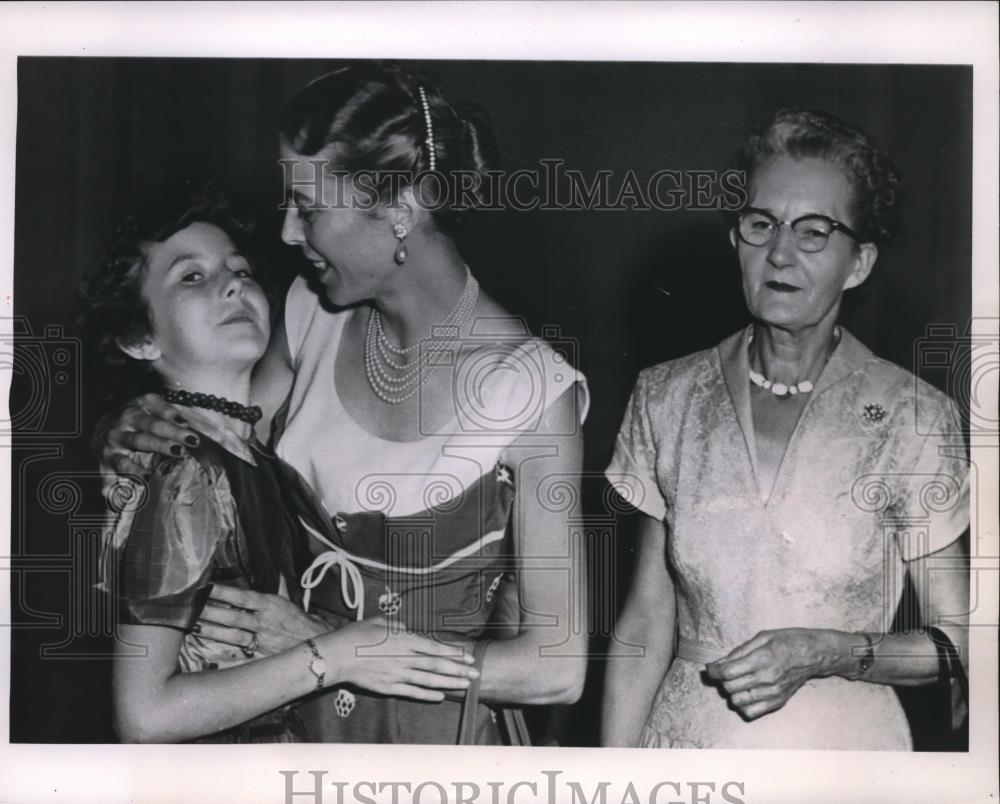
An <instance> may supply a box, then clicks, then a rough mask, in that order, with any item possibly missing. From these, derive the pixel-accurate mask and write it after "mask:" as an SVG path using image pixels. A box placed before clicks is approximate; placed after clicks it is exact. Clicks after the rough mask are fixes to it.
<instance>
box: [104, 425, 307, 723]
mask: <svg viewBox="0 0 1000 804" xmlns="http://www.w3.org/2000/svg"><path fill="white" fill-rule="evenodd" d="M185 416H186V418H188V420H189V421H190V422H191V423H192V425H193V426H194V428H195V429H196V430H199V432H201V433H202V438H201V445H200V446H198V447H196V448H192V449H189V450H188V452H187V454H185V455H184V456H182V457H177V458H168V457H164V456H153V455H139V456H138V458H139V459H140V460H145V461H146V462H147V464H148V469H149V481H148V484H147V488H146V491H145V493H143V492H142V490H141V489H140V488H139V487H137V486H135V485H134V484H133V482H132V481H131V480H128V479H125V480H121V481H119V483H120V485H119V486H118V487H116V489H114V490H113V493H112V494H111V495H109V501H110V502H111V508H112V509H113V510H114V511H115V512H116V513H115V517H114V524H113V527H112V528H110V529H109V531H108V533H107V538H106V542H105V549H104V555H103V557H102V581H101V587H102V588H103V589H104V590H105V592H107V593H109V594H111V595H113V597H114V598H115V601H116V608H117V611H118V621H119V622H121V623H128V624H133V625H160V626H167V627H170V628H176V629H179V630H181V631H183V632H184V639H183V641H182V643H181V649H180V654H179V656H178V667H179V670H180V671H181V672H184V673H194V672H208V671H213V670H220V669H224V668H227V667H232V666H235V665H238V664H242V663H244V662H247V661H250V659H248V657H247V656H246V655H245V654H244V653H243V652H242V651H241V650H240V649H239V648H236V647H234V646H232V645H227V644H224V643H221V642H215V641H213V640H210V639H206V638H205V637H203V636H201V635H200V634H196V633H194V632H193V631H192V630H191V629H192V626H193V625H194V623H195V622H196V621H197V619H198V618H199V616H200V615H201V611H202V609H203V608H204V606H205V602H206V600H207V599H208V596H209V593H210V591H211V587H212V584H213V583H215V582H219V583H225V584H228V585H231V586H236V587H239V588H242V589H252V590H254V591H257V592H267V593H271V594H282V595H284V596H286V597H290V598H291V599H292V600H294V601H296V602H300V601H301V600H302V593H301V590H300V589H299V587H298V579H299V576H300V575H301V572H302V569H303V567H304V566H305V565H306V564H307V563H308V560H309V558H308V553H307V544H306V538H307V537H306V530H305V527H306V526H305V525H304V524H303V523H308V526H309V527H312V528H314V529H321V528H324V527H325V515H324V513H323V511H322V509H321V508H320V507H319V505H318V504H317V503H316V502H314V501H313V499H312V497H311V495H310V493H309V491H308V490H307V489H306V488H305V486H304V485H303V484H302V482H301V480H300V479H299V478H298V476H297V475H296V473H295V471H294V470H293V469H292V468H291V467H290V466H288V465H287V464H285V463H284V462H283V461H281V460H279V459H278V458H277V456H275V455H274V453H273V452H271V451H270V450H269V449H267V448H266V447H264V446H263V445H261V444H260V443H259V442H257V441H256V440H254V439H251V440H249V441H244V440H243V439H241V438H240V437H238V436H237V435H235V434H234V433H233V432H232V431H231V430H228V429H225V428H221V427H220V426H219V425H218V424H214V423H211V424H208V426H202V427H201V428H199V421H201V420H202V417H201V416H200V414H199V413H198V412H197V410H195V409H187V410H185ZM204 431H208V432H211V433H213V435H214V437H216V438H218V439H219V441H218V442H216V441H213V440H211V439H210V438H209V437H208V436H206V435H205V432H204ZM116 501H117V503H118V504H116ZM303 739H304V737H303V734H302V731H301V725H300V723H299V721H298V718H297V716H296V713H295V707H294V706H286V707H281V708H280V709H278V710H275V711H274V712H271V713H267V714H264V715H261V716H259V717H257V718H254V719H253V720H251V721H249V722H247V723H245V724H243V725H241V726H237V727H235V728H233V729H228V730H226V731H223V732H219V733H217V734H214V735H211V736H208V737H204V738H201V739H199V740H196V741H194V742H299V741H302V740H303Z"/></svg>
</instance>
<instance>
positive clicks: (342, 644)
mask: <svg viewBox="0 0 1000 804" xmlns="http://www.w3.org/2000/svg"><path fill="white" fill-rule="evenodd" d="M198 631H199V633H200V634H201V635H202V636H204V637H206V638H208V639H214V640H217V641H219V642H225V643H227V644H230V645H236V646H239V647H241V648H249V647H250V646H253V647H255V648H256V652H257V653H258V654H259V655H261V656H269V655H273V654H276V653H281V652H282V651H285V650H288V649H290V648H293V647H295V646H296V645H299V644H301V643H302V642H303V641H305V640H306V639H309V638H313V639H315V640H316V642H317V644H318V645H319V647H320V651H321V653H322V654H323V656H324V658H325V659H326V660H327V664H328V666H329V667H330V669H331V675H330V678H329V680H328V683H329V684H342V683H350V684H354V685H356V686H358V687H363V688H364V689H367V690H371V691H372V692H377V693H380V694H382V695H394V696H401V697H406V698H412V699H415V700H418V701H442V700H444V698H445V692H446V691H460V690H464V689H466V688H467V687H468V686H469V681H470V679H473V678H475V677H476V676H478V675H479V673H478V671H477V670H476V669H475V668H474V667H473V666H472V665H473V662H474V660H473V658H472V655H471V653H469V652H468V651H466V650H465V649H464V648H463V647H462V646H460V645H449V644H447V643H444V642H438V641H436V640H433V639H430V638H429V637H426V636H422V635H420V634H412V633H408V632H406V631H400V630H398V629H397V628H395V627H392V624H390V623H389V622H388V621H387V620H386V619H385V618H383V617H372V618H370V619H366V620H362V621H361V622H355V623H349V624H348V625H345V626H342V627H341V628H339V629H337V630H336V631H331V629H330V626H329V625H328V624H327V623H325V622H324V621H323V620H321V619H320V618H318V617H315V616H313V615H310V614H307V613H306V612H304V611H303V610H302V609H300V608H299V607H298V606H296V605H295V604H294V603H292V602H291V601H290V600H287V599H286V598H283V597H281V596H279V595H268V594H264V593H261V592H254V591H252V590H249V589H237V588H236V587H232V586H224V585H222V584H216V585H215V586H213V587H212V594H211V597H210V598H209V600H208V603H207V604H206V605H205V608H204V610H203V611H202V615H201V619H200V620H199V621H198ZM255 635H256V640H255V638H254V636H255Z"/></svg>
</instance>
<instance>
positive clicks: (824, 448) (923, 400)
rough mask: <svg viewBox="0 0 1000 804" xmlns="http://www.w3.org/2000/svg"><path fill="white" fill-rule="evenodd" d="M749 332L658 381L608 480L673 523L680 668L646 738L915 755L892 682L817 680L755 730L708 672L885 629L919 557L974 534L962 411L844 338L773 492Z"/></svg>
mask: <svg viewBox="0 0 1000 804" xmlns="http://www.w3.org/2000/svg"><path fill="white" fill-rule="evenodd" d="M748 360H749V358H748V349H747V332H746V331H741V332H739V333H736V334H735V335H733V336H731V337H729V338H727V339H726V340H725V341H723V342H722V343H721V344H720V345H719V346H718V347H717V348H714V349H709V350H706V351H703V352H698V353H696V354H693V355H690V356H688V357H684V358H681V359H679V360H674V361H670V362H668V363H664V364H661V365H658V366H654V367H653V368H650V369H647V370H645V371H643V372H642V373H641V374H640V376H639V380H638V382H637V384H636V387H635V390H634V392H633V394H632V399H631V402H630V405H629V408H628V411H627V413H626V416H625V420H624V423H623V424H622V427H621V431H620V433H619V436H618V441H617V445H616V449H615V454H614V457H613V459H612V462H611V465H610V466H609V468H608V470H607V476H608V478H609V480H610V481H611V482H612V483H613V484H614V485H615V486H616V487H617V488H618V489H619V490H620V491H621V492H622V494H623V495H624V496H625V497H626V498H627V499H629V500H630V501H631V502H632V503H633V504H634V505H635V506H636V507H637V508H638V509H639V510H641V511H643V512H644V513H646V514H648V515H649V516H652V517H654V518H656V519H662V520H663V521H664V523H665V525H666V527H667V560H668V561H669V564H670V566H671V569H672V572H673V576H674V582H675V589H676V597H677V634H676V647H675V653H674V660H673V662H672V664H671V665H670V667H669V669H668V671H667V673H666V676H665V677H664V679H663V681H662V683H661V685H660V688H659V691H658V693H657V695H656V697H655V700H654V702H653V705H652V709H651V711H650V712H649V715H648V718H647V721H646V725H645V729H644V732H643V737H642V742H643V745H646V746H663V747H677V748H816V749H855V750H872V749H897V750H906V749H909V748H910V747H911V742H910V733H909V728H908V726H907V722H906V719H905V717H904V714H903V711H902V708H901V707H900V705H899V702H898V700H897V698H896V695H895V693H894V692H893V690H892V688H891V687H888V686H885V685H879V684H872V683H868V682H863V681H848V680H846V679H843V678H840V677H831V678H818V679H812V680H810V681H808V682H806V684H805V685H804V686H803V687H802V688H801V689H799V691H798V692H796V693H795V695H794V696H792V698H791V699H790V700H789V701H788V703H786V704H785V706H784V707H783V708H781V709H779V710H778V711H776V712H774V713H771V714H768V715H765V716H763V717H761V718H759V719H757V720H755V721H750V722H746V721H744V720H743V719H742V718H741V717H740V716H739V715H738V714H737V713H736V712H735V711H734V710H732V709H730V708H729V707H728V705H727V702H726V700H725V699H724V698H723V697H722V696H721V695H720V693H719V691H718V690H717V689H716V687H715V686H713V685H710V684H709V683H707V682H706V681H705V679H704V677H703V670H704V665H705V664H706V663H707V662H709V661H712V660H714V659H718V658H721V657H722V656H724V655H726V654H727V653H728V652H729V651H730V650H732V649H733V648H734V647H736V646H737V645H739V644H741V643H743V642H745V641H747V640H749V639H750V638H752V637H753V636H754V635H755V634H757V632H759V631H762V630H767V629H779V628H792V627H799V628H834V629H839V630H843V631H850V632H861V631H867V632H884V631H885V630H887V629H888V626H889V624H890V623H891V621H892V618H893V614H894V612H895V611H896V608H897V605H898V603H899V600H900V595H901V593H902V589H903V579H904V573H905V571H906V562H907V561H909V560H912V559H915V558H918V557H921V556H926V555H928V554H930V553H933V552H935V551H937V550H940V549H941V548H943V547H945V546H947V545H948V544H950V543H952V542H953V541H954V540H956V539H957V538H959V536H960V535H961V534H962V532H963V531H964V530H965V529H966V528H967V527H968V524H969V505H968V477H967V475H968V459H967V457H966V451H965V447H964V441H963V437H962V433H961V430H960V425H959V421H958V416H957V412H956V408H955V405H954V404H953V403H952V402H951V400H949V399H948V398H947V397H946V396H945V395H943V394H942V393H940V392H939V391H937V390H936V389H934V388H932V387H930V386H929V385H927V384H926V383H924V382H922V381H920V380H918V379H917V378H915V377H914V376H913V375H911V374H909V373H908V372H906V371H904V370H903V369H901V368H899V367H898V366H895V365H893V364H891V363H888V362H886V361H884V360H881V359H879V358H877V357H875V356H874V355H873V354H872V353H871V352H870V351H869V350H868V349H867V348H865V347H864V346H863V345H862V344H861V343H860V342H859V341H858V340H857V339H855V338H854V337H853V336H851V335H850V333H848V332H846V331H844V332H843V334H842V337H841V341H840V343H839V345H838V346H837V348H836V350H835V352H834V354H833V355H832V357H831V358H830V361H829V362H828V363H827V365H826V367H825V368H824V370H823V373H822V375H821V376H820V378H819V379H818V380H817V383H816V387H815V389H814V390H813V392H812V393H811V394H810V398H809V401H808V403H807V405H806V407H805V409H804V410H803V412H802V414H801V417H800V419H799V422H798V424H797V426H796V428H795V430H794V432H793V434H792V436H791V439H790V441H789V443H788V446H787V449H786V453H785V455H784V458H783V460H782V462H781V465H780V467H779V469H778V474H777V477H776V480H775V483H774V487H773V489H771V490H770V492H769V493H768V492H767V491H765V490H762V489H761V488H760V487H759V484H758V481H757V476H758V475H757V466H756V461H757V458H756V448H755V445H754V430H753V418H752V413H751V408H750V389H749V381H748V379H747V372H748V369H749V365H748Z"/></svg>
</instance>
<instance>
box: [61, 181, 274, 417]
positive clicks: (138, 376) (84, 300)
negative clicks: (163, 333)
mask: <svg viewBox="0 0 1000 804" xmlns="http://www.w3.org/2000/svg"><path fill="white" fill-rule="evenodd" d="M193 223H210V224H213V225H215V226H218V227H219V228H220V229H222V230H223V231H224V232H225V233H226V234H227V235H228V236H229V238H230V239H231V240H232V241H233V243H234V244H235V245H236V247H237V248H238V249H240V251H241V252H243V254H244V255H245V256H246V257H247V259H248V260H249V261H250V263H251V265H253V266H254V273H255V279H257V280H258V281H259V282H260V281H261V280H262V278H263V277H262V269H263V266H262V264H261V259H260V255H259V253H258V250H257V248H256V247H255V241H254V237H253V235H254V226H253V223H252V221H251V220H250V219H249V218H248V217H246V216H244V215H243V214H241V213H240V212H237V211H236V210H235V209H234V208H233V207H232V206H231V205H230V202H229V200H228V199H227V198H226V196H225V195H224V194H223V193H222V192H221V191H220V190H219V189H218V187H216V186H215V185H214V184H213V183H211V182H198V183H191V182H184V183H181V184H179V185H178V186H176V187H173V188H169V189H168V190H166V191H165V192H162V193H160V194H158V195H157V196H156V198H155V200H154V201H152V202H151V203H148V204H146V205H145V206H144V207H142V208H141V210H139V211H137V212H135V213H133V214H131V215H129V216H128V217H126V218H125V219H124V220H123V221H122V222H121V223H120V224H119V225H118V226H117V227H115V229H114V230H113V232H112V234H111V236H110V238H109V239H108V241H107V244H106V246H105V248H104V254H103V257H102V259H101V260H100V263H99V265H98V267H97V269H96V270H95V271H94V272H93V273H92V274H89V275H88V276H85V277H84V279H83V281H82V282H81V283H80V285H79V286H78V288H77V293H76V296H77V305H78V308H79V316H78V319H77V324H78V328H79V330H80V331H81V334H82V336H83V339H84V343H85V346H86V347H87V349H88V350H89V351H90V352H91V356H92V357H93V358H94V360H93V362H92V365H94V367H95V369H97V371H98V372H99V375H100V381H101V382H102V384H103V386H104V389H105V392H106V402H107V403H108V404H112V405H113V404H118V403H121V402H124V401H125V400H127V399H130V398H132V397H134V396H137V395H140V394H143V393H147V392H150V391H157V390H160V388H161V384H162V381H161V378H160V377H159V375H158V374H157V372H156V371H155V370H154V369H153V368H152V367H151V366H150V364H149V363H148V362H147V361H144V360H135V359H133V358H131V357H129V356H128V355H127V354H125V352H123V351H122V349H121V347H120V346H119V344H130V343H137V342H139V341H141V340H142V339H143V338H144V337H146V336H149V335H151V334H152V333H153V323H152V320H151V319H150V315H149V305H148V304H147V302H146V299H145V298H144V297H143V295H142V286H143V280H144V278H145V274H146V269H147V267H148V249H149V246H150V245H152V244H154V243H162V242H163V241H165V240H167V239H169V238H170V237H171V236H173V235H174V234H176V233H177V232H179V231H181V230H182V229H185V228H187V227H188V226H190V225H191V224H193ZM269 284H270V283H265V291H266V290H267V288H268V285H269ZM268 295H269V296H270V294H268ZM271 301H272V310H273V309H274V304H273V299H271Z"/></svg>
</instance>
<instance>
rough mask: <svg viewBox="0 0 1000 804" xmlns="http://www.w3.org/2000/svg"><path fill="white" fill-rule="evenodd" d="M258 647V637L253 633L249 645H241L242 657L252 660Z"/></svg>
mask: <svg viewBox="0 0 1000 804" xmlns="http://www.w3.org/2000/svg"><path fill="white" fill-rule="evenodd" d="M259 647H260V637H258V636H257V632H256V631H255V632H254V635H253V639H251V640H250V644H249V645H243V646H241V647H240V650H241V651H243V655H244V656H246V657H247V658H248V659H252V658H253V657H254V655H255V654H256V653H257V649H258V648H259Z"/></svg>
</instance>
